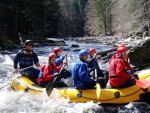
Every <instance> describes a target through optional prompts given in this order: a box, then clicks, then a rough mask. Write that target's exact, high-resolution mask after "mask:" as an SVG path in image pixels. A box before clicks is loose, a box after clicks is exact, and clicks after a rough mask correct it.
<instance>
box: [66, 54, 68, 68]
mask: <svg viewBox="0 0 150 113" xmlns="http://www.w3.org/2000/svg"><path fill="white" fill-rule="evenodd" d="M66 63H67V68H68V56H66Z"/></svg>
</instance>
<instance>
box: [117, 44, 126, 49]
mask: <svg viewBox="0 0 150 113" xmlns="http://www.w3.org/2000/svg"><path fill="white" fill-rule="evenodd" d="M120 47H126V46H125V45H124V44H120V45H119V46H118V48H120Z"/></svg>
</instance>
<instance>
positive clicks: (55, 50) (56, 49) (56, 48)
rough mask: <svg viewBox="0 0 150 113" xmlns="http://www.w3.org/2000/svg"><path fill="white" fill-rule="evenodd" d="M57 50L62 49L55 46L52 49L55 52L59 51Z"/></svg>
mask: <svg viewBox="0 0 150 113" xmlns="http://www.w3.org/2000/svg"><path fill="white" fill-rule="evenodd" d="M59 51H62V49H61V48H60V47H55V48H54V49H53V52H54V53H57V52H59Z"/></svg>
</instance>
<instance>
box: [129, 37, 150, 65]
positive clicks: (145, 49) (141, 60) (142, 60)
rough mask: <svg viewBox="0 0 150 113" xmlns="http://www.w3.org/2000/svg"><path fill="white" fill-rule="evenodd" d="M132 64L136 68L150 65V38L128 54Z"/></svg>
mask: <svg viewBox="0 0 150 113" xmlns="http://www.w3.org/2000/svg"><path fill="white" fill-rule="evenodd" d="M128 56H129V59H130V63H131V64H132V65H134V66H136V67H142V66H146V64H149V63H150V37H147V38H145V39H144V40H142V41H141V42H140V43H139V44H137V45H136V46H134V47H132V48H131V49H130V50H129V53H128Z"/></svg>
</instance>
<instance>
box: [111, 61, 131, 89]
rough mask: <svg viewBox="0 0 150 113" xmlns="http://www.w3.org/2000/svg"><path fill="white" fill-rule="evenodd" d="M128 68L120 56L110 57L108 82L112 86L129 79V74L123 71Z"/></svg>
mask: <svg viewBox="0 0 150 113" xmlns="http://www.w3.org/2000/svg"><path fill="white" fill-rule="evenodd" d="M127 68H128V66H127V64H126V62H125V61H124V60H123V59H121V58H116V59H112V60H111V62H110V67H109V83H110V85H111V86H112V87H117V86H120V85H122V84H124V83H125V81H126V80H127V79H130V78H131V77H130V75H129V74H126V73H125V70H126V69H127Z"/></svg>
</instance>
